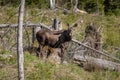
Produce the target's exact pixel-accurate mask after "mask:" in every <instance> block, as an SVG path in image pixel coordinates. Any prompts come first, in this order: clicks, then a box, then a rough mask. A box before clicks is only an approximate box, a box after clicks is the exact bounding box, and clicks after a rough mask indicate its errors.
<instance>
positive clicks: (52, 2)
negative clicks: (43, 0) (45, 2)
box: [50, 0, 55, 9]
mask: <svg viewBox="0 0 120 80" xmlns="http://www.w3.org/2000/svg"><path fill="white" fill-rule="evenodd" d="M50 8H51V9H54V8H55V0H50Z"/></svg>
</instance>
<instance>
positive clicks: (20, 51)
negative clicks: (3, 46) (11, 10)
mask: <svg viewBox="0 0 120 80" xmlns="http://www.w3.org/2000/svg"><path fill="white" fill-rule="evenodd" d="M24 5H25V0H21V1H20V7H19V17H18V37H17V42H18V45H17V54H18V78H19V80H24V55H23V41H22V37H23V32H22V30H23V16H24Z"/></svg>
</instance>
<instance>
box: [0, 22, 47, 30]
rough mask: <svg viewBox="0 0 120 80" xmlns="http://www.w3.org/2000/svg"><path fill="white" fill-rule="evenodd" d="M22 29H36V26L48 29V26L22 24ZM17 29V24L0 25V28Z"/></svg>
mask: <svg viewBox="0 0 120 80" xmlns="http://www.w3.org/2000/svg"><path fill="white" fill-rule="evenodd" d="M23 26H24V27H38V26H43V27H44V28H46V29H49V28H48V26H46V25H45V24H42V23H38V24H33V23H24V24H23ZM9 27H10V28H17V27H18V24H0V28H9Z"/></svg>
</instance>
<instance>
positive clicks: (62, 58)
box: [60, 47, 65, 63]
mask: <svg viewBox="0 0 120 80" xmlns="http://www.w3.org/2000/svg"><path fill="white" fill-rule="evenodd" d="M64 51H65V50H64V48H63V47H62V48H61V54H60V57H61V63H63V61H64Z"/></svg>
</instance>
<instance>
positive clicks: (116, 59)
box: [72, 39, 120, 63]
mask: <svg viewBox="0 0 120 80" xmlns="http://www.w3.org/2000/svg"><path fill="white" fill-rule="evenodd" d="M72 41H73V42H75V43H77V44H79V45H82V46H84V47H85V48H88V49H91V50H93V51H95V52H97V53H100V54H102V55H104V56H106V57H109V58H111V59H113V60H115V61H117V62H119V63H120V60H119V59H118V58H116V57H114V56H111V55H109V54H108V53H104V52H102V51H98V50H96V49H94V48H91V47H90V46H87V45H85V44H83V43H81V42H80V41H77V40H75V39H72Z"/></svg>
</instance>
